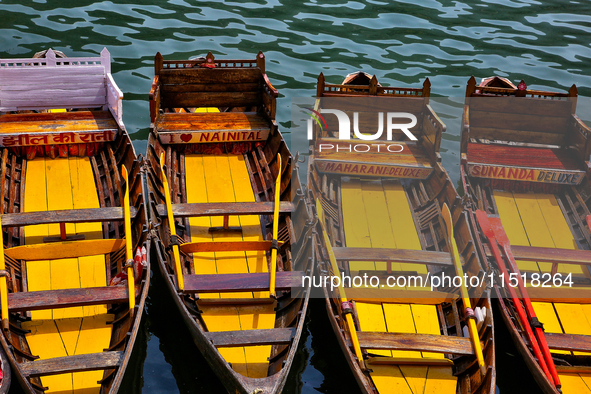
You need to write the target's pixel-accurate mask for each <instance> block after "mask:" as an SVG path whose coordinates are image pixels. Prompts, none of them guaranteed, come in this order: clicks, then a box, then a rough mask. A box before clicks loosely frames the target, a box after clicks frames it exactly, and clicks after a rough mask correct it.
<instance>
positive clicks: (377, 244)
mask: <svg viewBox="0 0 591 394" xmlns="http://www.w3.org/2000/svg"><path fill="white" fill-rule="evenodd" d="M361 196H362V198H363V205H362V206H360V207H359V211H358V214H357V215H361V214H362V211H363V210H365V217H366V220H367V223H368V225H369V238H370V240H371V247H372V248H394V249H396V248H397V245H396V241H395V240H394V235H393V234H392V225H391V224H390V222H391V221H390V217H389V216H388V214H387V212H388V205H387V204H386V196H385V195H384V189H383V188H382V182H381V181H379V180H377V181H361ZM347 245H348V244H347ZM374 264H375V267H376V270H380V271H385V270H386V262H384V261H376V262H374ZM415 268H416V267H415ZM392 269H393V270H395V271H399V270H400V269H401V268H400V264H399V263H393V264H392Z"/></svg>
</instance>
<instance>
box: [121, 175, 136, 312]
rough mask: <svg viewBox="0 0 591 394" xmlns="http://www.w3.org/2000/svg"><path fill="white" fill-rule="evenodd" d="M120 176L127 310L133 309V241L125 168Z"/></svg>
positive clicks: (127, 180)
mask: <svg viewBox="0 0 591 394" xmlns="http://www.w3.org/2000/svg"><path fill="white" fill-rule="evenodd" d="M121 174H122V175H123V180H124V181H125V195H124V196H123V216H124V218H125V257H126V264H125V265H126V266H127V290H128V292H129V309H130V310H132V311H133V308H135V278H134V276H133V239H132V235H131V214H130V209H129V179H128V174H127V168H125V166H124V165H123V166H121Z"/></svg>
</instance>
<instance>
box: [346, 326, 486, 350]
mask: <svg viewBox="0 0 591 394" xmlns="http://www.w3.org/2000/svg"><path fill="white" fill-rule="evenodd" d="M357 337H358V338H359V345H360V346H361V348H362V349H383V350H416V351H421V352H433V353H447V354H460V355H473V354H474V352H473V350H472V343H471V342H470V338H462V337H452V336H445V335H431V334H402V333H395V332H364V331H358V332H357Z"/></svg>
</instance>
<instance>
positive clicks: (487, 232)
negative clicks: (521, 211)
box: [476, 210, 553, 380]
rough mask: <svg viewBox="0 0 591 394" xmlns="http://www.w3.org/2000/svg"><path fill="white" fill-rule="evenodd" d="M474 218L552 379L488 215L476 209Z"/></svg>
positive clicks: (533, 345)
mask: <svg viewBox="0 0 591 394" xmlns="http://www.w3.org/2000/svg"><path fill="white" fill-rule="evenodd" d="M476 219H477V220H478V225H479V226H480V229H481V230H482V233H483V234H484V236H485V237H486V238H488V244H489V245H490V248H491V250H492V252H493V256H494V257H495V260H496V261H497V265H498V266H499V269H500V270H501V272H502V273H503V277H504V278H505V284H506V288H507V289H508V290H509V295H510V297H511V301H513V305H514V306H515V309H516V310H517V315H518V316H519V320H521V324H522V326H523V328H524V329H525V335H526V336H527V340H528V341H529V343H530V344H531V347H532V349H533V351H534V355H535V356H536V358H537V359H538V363H539V364H540V367H541V368H542V370H543V371H544V373H545V374H546V377H547V378H548V380H552V379H553V378H552V375H551V374H550V370H549V369H548V365H547V363H546V360H545V358H544V356H543V355H542V351H541V350H540V346H539V343H538V340H537V338H536V336H535V335H534V332H533V331H532V328H531V325H530V323H529V319H528V318H527V315H526V314H525V310H524V309H523V305H521V301H520V300H519V297H518V296H517V293H516V292H515V288H514V287H513V286H512V285H511V283H510V280H509V273H508V272H507V267H506V266H505V261H504V260H503V258H502V257H501V251H500V250H499V247H498V245H497V240H496V238H495V233H494V230H493V228H492V226H491V224H490V220H489V219H488V215H487V214H486V212H484V211H481V210H477V211H476ZM521 294H522V296H523V297H525V296H526V294H527V293H526V294H523V293H521ZM542 334H543V333H542Z"/></svg>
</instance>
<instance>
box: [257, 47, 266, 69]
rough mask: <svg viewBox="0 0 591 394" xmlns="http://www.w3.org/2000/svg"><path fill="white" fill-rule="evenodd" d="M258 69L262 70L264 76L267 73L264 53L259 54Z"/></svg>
mask: <svg viewBox="0 0 591 394" xmlns="http://www.w3.org/2000/svg"><path fill="white" fill-rule="evenodd" d="M257 67H258V68H260V70H261V72H262V73H263V74H264V73H265V55H264V54H263V52H262V51H259V53H257Z"/></svg>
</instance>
